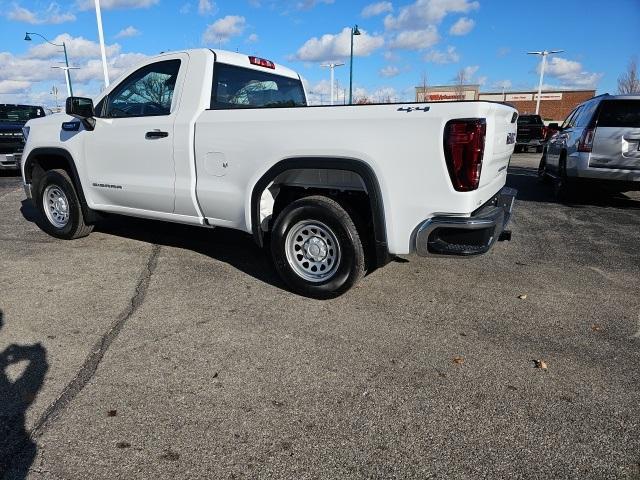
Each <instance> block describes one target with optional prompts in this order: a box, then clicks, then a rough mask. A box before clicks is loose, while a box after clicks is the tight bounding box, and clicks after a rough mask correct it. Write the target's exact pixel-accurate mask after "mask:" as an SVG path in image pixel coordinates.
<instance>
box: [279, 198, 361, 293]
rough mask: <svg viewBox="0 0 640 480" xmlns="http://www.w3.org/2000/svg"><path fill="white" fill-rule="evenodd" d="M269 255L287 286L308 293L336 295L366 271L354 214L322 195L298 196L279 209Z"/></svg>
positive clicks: (350, 285)
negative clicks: (297, 198)
mask: <svg viewBox="0 0 640 480" xmlns="http://www.w3.org/2000/svg"><path fill="white" fill-rule="evenodd" d="M271 256H272V258H273V262H274V265H275V267H276V270H277V271H278V274H279V275H280V277H281V278H282V280H283V281H284V282H285V283H286V284H287V286H288V287H289V288H290V289H291V290H292V291H294V292H296V293H298V294H300V295H303V296H306V297H312V298H318V299H326V298H333V297H337V296H339V295H341V294H343V293H344V292H346V291H347V290H349V289H350V288H351V287H353V286H354V285H355V284H356V283H357V282H358V281H359V280H360V279H361V278H362V276H363V275H364V272H365V260H366V259H365V254H364V249H363V245H362V240H361V238H360V235H359V233H358V230H357V228H356V226H355V223H354V222H353V219H352V218H351V217H350V216H349V214H348V213H347V212H346V210H345V209H344V208H342V206H340V204H339V203H338V202H336V201H334V200H332V199H330V198H327V197H324V196H319V195H318V196H312V197H305V198H301V199H299V200H296V201H294V202H293V203H291V204H290V205H288V206H287V207H286V208H284V210H282V212H280V214H279V215H278V217H277V218H276V221H275V223H274V226H273V230H272V233H271Z"/></svg>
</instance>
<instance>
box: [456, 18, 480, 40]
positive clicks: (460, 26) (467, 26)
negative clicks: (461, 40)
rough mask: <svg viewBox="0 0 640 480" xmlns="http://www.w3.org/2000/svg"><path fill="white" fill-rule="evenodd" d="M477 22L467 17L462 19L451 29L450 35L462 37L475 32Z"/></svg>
mask: <svg viewBox="0 0 640 480" xmlns="http://www.w3.org/2000/svg"><path fill="white" fill-rule="evenodd" d="M475 24H476V22H474V21H473V20H472V19H470V18H467V17H461V18H460V19H459V20H458V21H457V22H456V23H454V24H453V25H452V26H451V28H450V29H449V34H450V35H457V36H462V35H466V34H467V33H469V32H470V31H471V30H473V27H474V26H475Z"/></svg>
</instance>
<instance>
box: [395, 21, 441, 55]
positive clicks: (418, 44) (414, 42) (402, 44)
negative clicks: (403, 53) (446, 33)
mask: <svg viewBox="0 0 640 480" xmlns="http://www.w3.org/2000/svg"><path fill="white" fill-rule="evenodd" d="M439 40H440V35H438V30H437V28H436V27H435V26H433V25H429V26H428V27H427V28H424V29H422V30H405V31H403V32H400V33H398V34H397V35H396V36H395V38H394V39H393V40H392V41H391V43H390V45H389V46H390V47H391V48H399V49H407V50H422V49H425V48H429V47H431V46H432V45H435V44H436V43H438V41H439Z"/></svg>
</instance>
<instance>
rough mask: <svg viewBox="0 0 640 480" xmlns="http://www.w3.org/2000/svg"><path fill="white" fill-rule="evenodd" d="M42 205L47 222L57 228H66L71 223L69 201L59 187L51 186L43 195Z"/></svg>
mask: <svg viewBox="0 0 640 480" xmlns="http://www.w3.org/2000/svg"><path fill="white" fill-rule="evenodd" d="M42 205H43V206H44V213H45V214H46V216H47V220H49V222H50V223H51V224H52V225H53V226H54V227H57V228H64V227H65V226H66V225H67V223H69V200H67V196H66V195H65V194H64V192H63V191H62V189H61V188H60V187H59V186H57V185H49V186H48V187H47V188H45V190H44V192H43V194H42Z"/></svg>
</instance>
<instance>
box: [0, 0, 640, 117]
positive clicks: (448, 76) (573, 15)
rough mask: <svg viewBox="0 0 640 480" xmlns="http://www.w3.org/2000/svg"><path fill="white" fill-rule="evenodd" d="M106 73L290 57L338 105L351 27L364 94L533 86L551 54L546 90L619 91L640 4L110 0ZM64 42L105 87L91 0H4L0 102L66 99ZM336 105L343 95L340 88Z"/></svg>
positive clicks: (397, 97) (357, 81)
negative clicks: (184, 55) (184, 59)
mask: <svg viewBox="0 0 640 480" xmlns="http://www.w3.org/2000/svg"><path fill="white" fill-rule="evenodd" d="M101 7H102V19H103V25H104V34H105V43H106V49H107V56H108V63H109V74H110V78H111V80H112V81H113V80H115V79H116V78H117V77H119V76H120V75H121V74H122V73H123V72H124V71H126V70H127V69H129V68H131V67H133V66H135V64H136V63H138V62H140V61H141V60H142V59H144V58H145V56H150V55H155V54H158V53H160V52H161V51H171V50H180V49H185V48H200V47H211V48H223V49H227V50H233V51H239V52H243V53H247V54H251V55H258V56H261V57H263V58H266V59H269V60H272V61H275V62H276V63H281V64H284V65H286V66H288V67H290V68H292V69H294V70H296V71H298V72H299V73H300V74H301V75H302V76H303V77H304V78H305V81H306V82H307V89H308V91H309V92H311V95H310V100H311V101H312V102H313V103H319V102H324V103H327V102H328V101H329V95H328V94H329V87H330V82H329V71H328V69H326V68H323V67H321V65H322V64H324V63H327V62H338V63H340V62H344V63H345V64H346V65H345V66H342V67H337V68H336V70H335V72H336V73H335V74H336V80H337V83H338V86H339V90H340V92H344V89H346V88H347V87H348V85H349V66H348V65H349V46H350V43H349V42H350V31H351V27H353V26H354V25H356V24H357V25H358V26H359V29H360V31H361V33H362V34H361V35H360V36H357V37H355V38H354V45H355V47H354V50H355V56H354V72H353V75H354V96H355V97H356V98H360V97H367V98H369V99H371V100H374V101H384V100H386V99H391V100H394V101H409V100H413V99H414V98H415V87H416V86H418V85H422V84H423V83H424V82H425V81H426V83H427V84H428V85H445V84H451V83H453V82H454V81H455V80H454V79H455V77H456V76H457V74H458V73H459V72H463V73H464V76H465V78H466V79H467V80H468V82H469V83H475V84H480V85H481V90H482V91H497V92H501V91H502V90H503V88H504V89H505V90H506V91H517V90H529V89H534V88H537V85H538V78H539V69H540V64H539V62H540V59H539V57H537V56H531V55H527V54H526V52H527V51H537V50H552V49H561V50H564V52H562V53H559V54H556V55H553V56H551V57H549V64H548V65H547V68H546V70H545V80H544V86H545V88H548V89H581V88H594V89H596V90H597V92H598V93H605V92H609V93H615V92H616V89H617V83H616V82H617V78H618V76H619V75H620V74H621V73H623V72H624V70H625V69H626V67H627V65H628V63H629V61H630V59H631V58H632V57H633V56H636V57H640V29H638V28H635V27H633V25H636V24H638V23H640V0H608V1H602V0H600V1H595V0H563V1H562V2H557V1H551V0H535V1H522V0H390V1H370V0H369V1H367V0H364V1H360V0H215V1H214V0H101ZM26 31H28V32H37V33H40V34H41V35H44V36H45V37H46V38H48V39H49V40H50V41H52V42H54V43H61V42H62V41H65V42H66V44H67V48H68V53H69V62H70V64H71V65H72V66H75V67H79V68H78V69H77V70H72V71H71V77H72V81H73V86H74V94H75V95H78V96H95V95H96V94H98V93H99V92H100V90H101V88H103V84H102V82H103V80H102V78H103V74H102V64H101V61H100V50H99V44H98V32H97V27H96V17H95V10H94V1H93V0H72V1H59V2H54V1H50V0H24V1H21V0H0V103H36V104H40V105H47V106H55V97H54V95H53V94H52V93H51V92H52V90H53V87H56V88H57V89H58V92H59V94H58V102H59V103H60V104H63V103H64V98H65V97H66V86H65V81H64V74H63V72H62V70H59V69H53V68H51V67H52V66H55V65H62V63H60V62H62V61H63V60H64V57H63V54H62V49H60V48H58V47H54V46H52V45H49V44H47V43H46V42H44V40H42V39H41V38H40V37H38V36H33V40H32V41H31V42H26V41H24V35H25V32H26ZM339 95H340V96H339V97H338V101H342V100H343V96H344V94H343V93H340V94H339Z"/></svg>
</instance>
